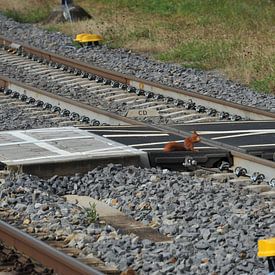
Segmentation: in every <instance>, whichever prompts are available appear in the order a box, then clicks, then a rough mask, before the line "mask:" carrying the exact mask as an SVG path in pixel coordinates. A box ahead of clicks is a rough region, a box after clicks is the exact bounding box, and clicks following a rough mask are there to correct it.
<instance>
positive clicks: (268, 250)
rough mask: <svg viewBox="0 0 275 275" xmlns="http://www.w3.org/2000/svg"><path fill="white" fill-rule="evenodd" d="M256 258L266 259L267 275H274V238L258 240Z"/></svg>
mask: <svg viewBox="0 0 275 275" xmlns="http://www.w3.org/2000/svg"><path fill="white" fill-rule="evenodd" d="M258 257H267V261H268V268H269V275H275V238H271V239H266V240H258Z"/></svg>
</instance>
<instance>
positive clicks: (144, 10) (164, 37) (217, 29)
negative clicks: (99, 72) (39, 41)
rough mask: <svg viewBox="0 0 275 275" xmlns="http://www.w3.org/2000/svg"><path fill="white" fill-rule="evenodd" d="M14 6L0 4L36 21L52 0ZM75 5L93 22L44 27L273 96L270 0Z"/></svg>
mask: <svg viewBox="0 0 275 275" xmlns="http://www.w3.org/2000/svg"><path fill="white" fill-rule="evenodd" d="M18 1H19V0H1V4H2V3H3V2H6V6H8V5H9V7H10V10H9V11H7V12H6V14H8V15H9V16H11V17H13V18H15V19H16V20H17V21H20V22H37V21H40V20H41V19H43V18H45V16H46V14H47V13H48V11H49V7H50V8H52V7H54V4H53V3H54V0H49V1H46V0H28V1H26V4H27V3H29V6H28V7H27V8H26V7H25V2H24V5H21V10H20V11H15V9H14V8H12V9H11V7H16V8H18V4H13V5H11V4H10V3H11V2H13V3H15V2H16V3H19V2H18ZM58 2H59V1H58ZM20 3H22V2H20ZM1 4H0V6H1ZM55 4H57V1H55ZM75 4H78V5H80V6H82V7H84V8H85V9H86V10H87V11H88V12H90V13H91V14H92V15H93V16H94V18H95V20H91V21H89V22H88V23H87V24H86V23H83V24H82V25H80V24H78V25H77V24H75V25H74V27H73V28H72V27H71V25H70V26H68V24H67V25H66V24H64V25H63V26H62V24H58V25H55V24H54V25H48V26H46V28H48V29H52V30H54V31H55V30H59V31H64V32H65V33H67V34H68V35H72V29H73V30H74V31H75V32H76V33H80V32H86V31H89V32H90V31H91V30H92V31H95V30H96V31H97V32H98V33H100V34H101V35H103V37H104V43H106V44H107V45H108V46H110V47H113V48H116V47H123V48H128V49H131V50H133V51H136V52H146V53H149V54H151V56H153V57H154V58H157V59H160V60H162V61H166V62H177V63H179V64H182V66H184V67H195V68H198V69H207V70H213V69H214V70H215V69H218V70H220V71H221V72H222V73H223V74H225V75H227V77H228V78H230V79H232V80H236V81H238V82H241V83H243V84H247V85H249V86H251V87H253V88H254V89H256V90H258V91H263V92H266V91H269V92H272V93H275V88H274V87H275V84H274V79H275V71H274V63H275V60H274V56H275V47H274V45H275V35H274V33H275V1H274V0H138V1H133V0H78V1H75ZM2 5H3V4H2ZM37 5H40V6H39V7H38V6H37ZM85 24H86V25H85ZM74 35H75V33H74Z"/></svg>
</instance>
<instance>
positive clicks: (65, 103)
mask: <svg viewBox="0 0 275 275" xmlns="http://www.w3.org/2000/svg"><path fill="white" fill-rule="evenodd" d="M0 87H5V88H9V89H11V90H14V91H17V92H19V93H23V94H25V95H26V96H28V97H33V98H35V99H39V100H42V101H44V102H48V103H50V104H52V105H53V106H59V107H60V108H61V109H68V110H70V111H74V112H76V113H79V114H80V115H85V116H88V117H93V116H96V118H97V119H98V120H100V121H101V122H104V123H108V124H111V125H117V124H119V125H141V123H140V122H138V121H136V120H133V119H129V118H127V117H123V116H119V115H117V114H114V113H109V112H107V111H104V110H102V109H98V108H95V107H92V106H90V105H87V104H83V103H81V102H78V101H74V100H72V99H69V98H67V97H63V96H59V95H55V94H52V93H50V92H46V91H42V90H40V89H37V88H35V87H31V86H28V85H26V84H23V83H21V82H18V81H16V80H12V79H9V78H7V77H3V76H0Z"/></svg>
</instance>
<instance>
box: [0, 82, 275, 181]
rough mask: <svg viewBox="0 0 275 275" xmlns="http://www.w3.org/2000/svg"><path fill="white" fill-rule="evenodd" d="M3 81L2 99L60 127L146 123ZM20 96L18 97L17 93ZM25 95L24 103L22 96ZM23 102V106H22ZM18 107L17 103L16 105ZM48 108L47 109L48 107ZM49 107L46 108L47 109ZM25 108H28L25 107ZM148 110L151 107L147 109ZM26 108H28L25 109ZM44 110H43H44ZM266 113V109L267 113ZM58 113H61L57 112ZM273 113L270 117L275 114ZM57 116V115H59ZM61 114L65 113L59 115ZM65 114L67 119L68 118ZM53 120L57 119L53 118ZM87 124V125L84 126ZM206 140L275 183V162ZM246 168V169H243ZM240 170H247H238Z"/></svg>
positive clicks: (250, 172) (236, 164)
mask: <svg viewBox="0 0 275 275" xmlns="http://www.w3.org/2000/svg"><path fill="white" fill-rule="evenodd" d="M0 81H1V82H0V84H1V87H2V92H3V93H4V95H3V94H2V98H3V102H5V103H11V102H10V100H15V101H13V102H18V103H12V104H19V105H20V106H21V108H23V107H22V106H26V105H27V104H28V103H29V105H28V106H29V107H28V109H29V110H30V111H32V112H35V113H37V114H39V115H42V114H45V115H46V117H47V116H48V117H52V116H54V120H55V121H56V120H57V121H59V122H60V124H59V125H60V126H62V125H63V126H65V125H76V126H79V127H81V126H82V125H83V124H81V123H83V122H85V121H86V123H85V124H86V125H91V126H96V125H103V126H104V125H137V126H138V125H139V126H142V125H144V126H145V125H146V124H144V123H142V122H141V121H138V120H135V119H131V118H128V117H123V116H120V115H117V114H114V113H110V112H107V111H104V110H101V109H98V108H94V107H92V106H90V105H87V104H84V103H82V102H75V101H74V100H73V99H68V98H66V97H61V96H58V95H55V94H52V93H49V92H45V91H41V90H39V89H37V88H33V87H30V86H27V85H25V84H22V83H19V82H17V81H13V80H10V79H7V78H3V77H2V78H0ZM14 95H16V96H14ZM22 97H24V99H23V101H24V102H23V103H22V99H21V100H20V98H22ZM22 104H23V105H22ZM15 106H16V105H15ZM47 106H48V108H45V107H47ZM43 109H45V110H43ZM24 110H25V108H24ZM145 110H147V109H145ZM25 111H26V110H25ZM41 112H42V113H41ZM264 113H265V112H264ZM57 114H58V115H57ZM269 114H270V119H272V116H273V115H274V114H272V113H269ZM56 115H57V117H56ZM59 115H61V116H59ZM64 117H65V121H64ZM51 119H53V118H51ZM84 127H85V125H84ZM151 127H153V128H155V129H157V130H159V131H165V132H170V133H174V134H176V135H180V136H188V135H189V133H188V132H187V131H183V130H179V129H177V128H175V127H173V126H169V125H165V124H163V125H154V124H153V125H151ZM202 141H203V142H204V143H205V144H207V145H209V146H212V147H215V148H223V149H227V150H228V151H230V152H231V154H232V156H233V158H234V160H233V163H234V167H232V169H235V170H236V169H237V173H239V174H240V175H245V174H247V175H249V176H251V177H254V178H255V181H258V180H260V178H261V177H262V179H265V180H266V181H268V182H270V183H271V185H274V168H275V164H274V162H273V161H268V160H265V159H261V158H259V157H255V156H251V155H249V154H246V153H245V151H244V150H242V149H237V148H236V147H233V146H229V145H225V144H223V143H219V142H217V141H213V140H209V139H204V138H202ZM243 168H244V169H243ZM238 170H242V171H246V172H242V173H240V172H238Z"/></svg>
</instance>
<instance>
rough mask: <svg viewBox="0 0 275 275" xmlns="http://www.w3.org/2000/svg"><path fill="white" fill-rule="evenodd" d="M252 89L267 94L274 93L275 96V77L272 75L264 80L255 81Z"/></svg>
mask: <svg viewBox="0 0 275 275" xmlns="http://www.w3.org/2000/svg"><path fill="white" fill-rule="evenodd" d="M251 87H252V88H254V89H255V90H256V91H262V92H265V93H269V92H272V93H274V94H275V76H274V75H270V76H267V77H265V78H263V79H258V80H254V81H252V82H251Z"/></svg>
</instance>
